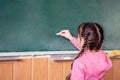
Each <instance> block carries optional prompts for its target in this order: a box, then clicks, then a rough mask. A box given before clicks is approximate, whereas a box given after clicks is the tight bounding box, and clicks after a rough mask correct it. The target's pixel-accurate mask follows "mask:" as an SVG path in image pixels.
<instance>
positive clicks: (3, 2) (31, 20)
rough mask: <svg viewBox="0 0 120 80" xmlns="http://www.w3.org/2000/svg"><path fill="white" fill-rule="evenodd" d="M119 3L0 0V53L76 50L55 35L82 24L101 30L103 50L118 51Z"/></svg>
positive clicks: (104, 0)
mask: <svg viewBox="0 0 120 80" xmlns="http://www.w3.org/2000/svg"><path fill="white" fill-rule="evenodd" d="M119 3H120V0H0V52H16V51H17V52H21V51H69V50H76V48H75V47H74V46H73V45H71V44H70V42H69V41H68V40H66V39H64V38H61V37H59V36H56V33H57V32H59V31H60V30H62V29H69V30H70V31H71V33H72V34H73V35H74V36H76V35H77V32H76V31H77V27H78V25H79V24H81V23H82V22H88V21H90V22H98V23H100V24H101V25H102V26H103V28H104V30H105V41H104V45H103V49H120V5H119Z"/></svg>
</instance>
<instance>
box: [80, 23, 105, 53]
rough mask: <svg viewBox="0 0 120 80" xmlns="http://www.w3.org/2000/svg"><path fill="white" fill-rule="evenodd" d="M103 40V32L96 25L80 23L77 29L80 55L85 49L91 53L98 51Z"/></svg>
mask: <svg viewBox="0 0 120 80" xmlns="http://www.w3.org/2000/svg"><path fill="white" fill-rule="evenodd" d="M103 40H104V32H103V29H102V27H101V25H99V24H98V23H92V22H87V23H82V24H81V25H80V26H79V27H78V43H80V44H82V45H80V46H81V48H82V51H81V53H82V52H83V51H84V50H85V49H89V50H91V51H98V50H99V49H100V48H101V46H102V43H103Z"/></svg>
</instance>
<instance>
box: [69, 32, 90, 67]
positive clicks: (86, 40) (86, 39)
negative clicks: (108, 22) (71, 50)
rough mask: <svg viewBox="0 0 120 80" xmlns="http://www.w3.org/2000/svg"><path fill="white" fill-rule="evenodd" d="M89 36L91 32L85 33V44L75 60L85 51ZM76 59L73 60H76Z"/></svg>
mask: <svg viewBox="0 0 120 80" xmlns="http://www.w3.org/2000/svg"><path fill="white" fill-rule="evenodd" d="M88 36H89V33H88V34H87V35H85V40H84V41H85V42H84V44H83V46H82V49H81V51H80V52H79V54H78V55H77V56H76V57H75V58H74V60H76V59H77V58H79V57H80V56H81V54H82V53H83V52H84V50H85V48H86V47H87V44H88ZM74 60H73V62H74ZM73 62H72V64H71V69H72V66H73Z"/></svg>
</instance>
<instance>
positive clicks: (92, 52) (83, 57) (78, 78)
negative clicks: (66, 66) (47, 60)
mask: <svg viewBox="0 0 120 80" xmlns="http://www.w3.org/2000/svg"><path fill="white" fill-rule="evenodd" d="M59 35H60V36H62V37H65V38H67V39H69V40H70V42H71V43H72V44H73V45H74V46H75V47H76V48H77V49H78V50H80V52H79V53H78V55H77V56H76V58H75V59H74V61H73V63H72V66H71V75H70V77H69V79H67V80H104V75H105V73H106V72H107V71H108V70H109V69H110V68H111V67H112V62H111V60H110V59H109V57H108V56H107V55H106V52H104V51H103V50H102V49H101V46H102V43H103V40H104V32H103V29H102V27H101V25H99V24H98V23H92V22H87V23H82V24H81V25H80V26H79V27H78V38H77V39H76V38H75V37H73V36H72V35H71V33H70V32H69V30H62V31H60V32H59Z"/></svg>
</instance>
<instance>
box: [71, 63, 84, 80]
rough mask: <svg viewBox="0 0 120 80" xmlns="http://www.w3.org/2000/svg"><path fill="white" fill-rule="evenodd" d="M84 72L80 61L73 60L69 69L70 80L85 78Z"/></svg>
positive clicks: (82, 79)
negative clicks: (70, 69)
mask: <svg viewBox="0 0 120 80" xmlns="http://www.w3.org/2000/svg"><path fill="white" fill-rule="evenodd" d="M84 73H85V72H84V66H83V65H82V63H80V62H78V61H74V63H73V67H72V71H71V80H85V79H84V75H85V74H84Z"/></svg>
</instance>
